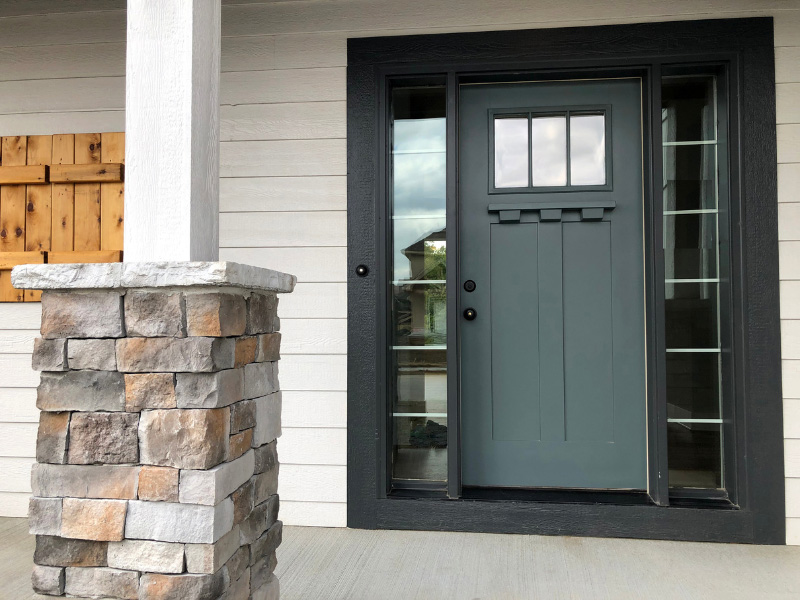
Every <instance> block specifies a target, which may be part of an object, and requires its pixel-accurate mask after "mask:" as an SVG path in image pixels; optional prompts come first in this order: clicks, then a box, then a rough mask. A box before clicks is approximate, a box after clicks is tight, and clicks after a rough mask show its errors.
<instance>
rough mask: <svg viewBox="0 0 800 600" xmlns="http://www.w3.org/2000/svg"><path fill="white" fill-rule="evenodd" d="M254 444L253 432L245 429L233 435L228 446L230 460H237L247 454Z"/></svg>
mask: <svg viewBox="0 0 800 600" xmlns="http://www.w3.org/2000/svg"><path fill="white" fill-rule="evenodd" d="M252 443H253V430H252V429H245V430H244V431H241V432H239V433H237V434H236V435H232V436H231V437H230V442H229V444H228V460H236V459H237V458H239V457H240V456H242V455H243V454H244V453H245V452H247V451H248V450H250V445H251V444H252Z"/></svg>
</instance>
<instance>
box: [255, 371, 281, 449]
mask: <svg viewBox="0 0 800 600" xmlns="http://www.w3.org/2000/svg"><path fill="white" fill-rule="evenodd" d="M264 364H270V363H264ZM280 436H281V393H280V392H276V393H274V394H270V395H269V396H264V397H263V398H256V427H255V429H254V431H253V447H255V448H257V447H258V446H263V445H264V444H268V443H269V442H271V441H272V440H275V439H277V438H279V437H280Z"/></svg>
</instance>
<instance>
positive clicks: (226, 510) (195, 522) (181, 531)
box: [125, 498, 233, 544]
mask: <svg viewBox="0 0 800 600" xmlns="http://www.w3.org/2000/svg"><path fill="white" fill-rule="evenodd" d="M232 527H233V501H232V500H231V499H230V498H226V499H225V500H223V501H222V502H220V503H219V504H217V505H216V506H200V505H195V504H174V503H172V502H142V501H138V500H136V501H130V502H128V516H127V520H126V522H125V535H126V536H127V537H128V538H130V539H141V540H157V541H161V542H182V543H186V544H213V543H214V542H216V541H217V540H218V539H219V538H221V537H222V536H223V535H225V534H226V533H228V532H229V531H230V530H231V528H232Z"/></svg>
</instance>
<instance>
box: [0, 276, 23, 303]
mask: <svg viewBox="0 0 800 600" xmlns="http://www.w3.org/2000/svg"><path fill="white" fill-rule="evenodd" d="M24 301H25V293H24V292H23V291H22V290H18V289H16V288H15V287H14V286H13V285H11V271H0V302H24Z"/></svg>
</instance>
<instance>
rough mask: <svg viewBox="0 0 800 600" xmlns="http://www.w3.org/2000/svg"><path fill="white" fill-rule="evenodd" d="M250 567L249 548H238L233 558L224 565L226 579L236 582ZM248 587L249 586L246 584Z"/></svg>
mask: <svg viewBox="0 0 800 600" xmlns="http://www.w3.org/2000/svg"><path fill="white" fill-rule="evenodd" d="M249 566H250V546H240V547H239V549H238V550H237V551H236V552H235V553H234V554H233V556H232V557H231V558H230V559H229V560H228V562H227V563H225V569H227V571H228V578H229V579H230V580H231V581H236V580H237V579H239V578H240V577H241V576H243V575H244V574H245V573H247V572H248V571H247V569H248V567H249ZM248 587H250V584H249V582H248Z"/></svg>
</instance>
